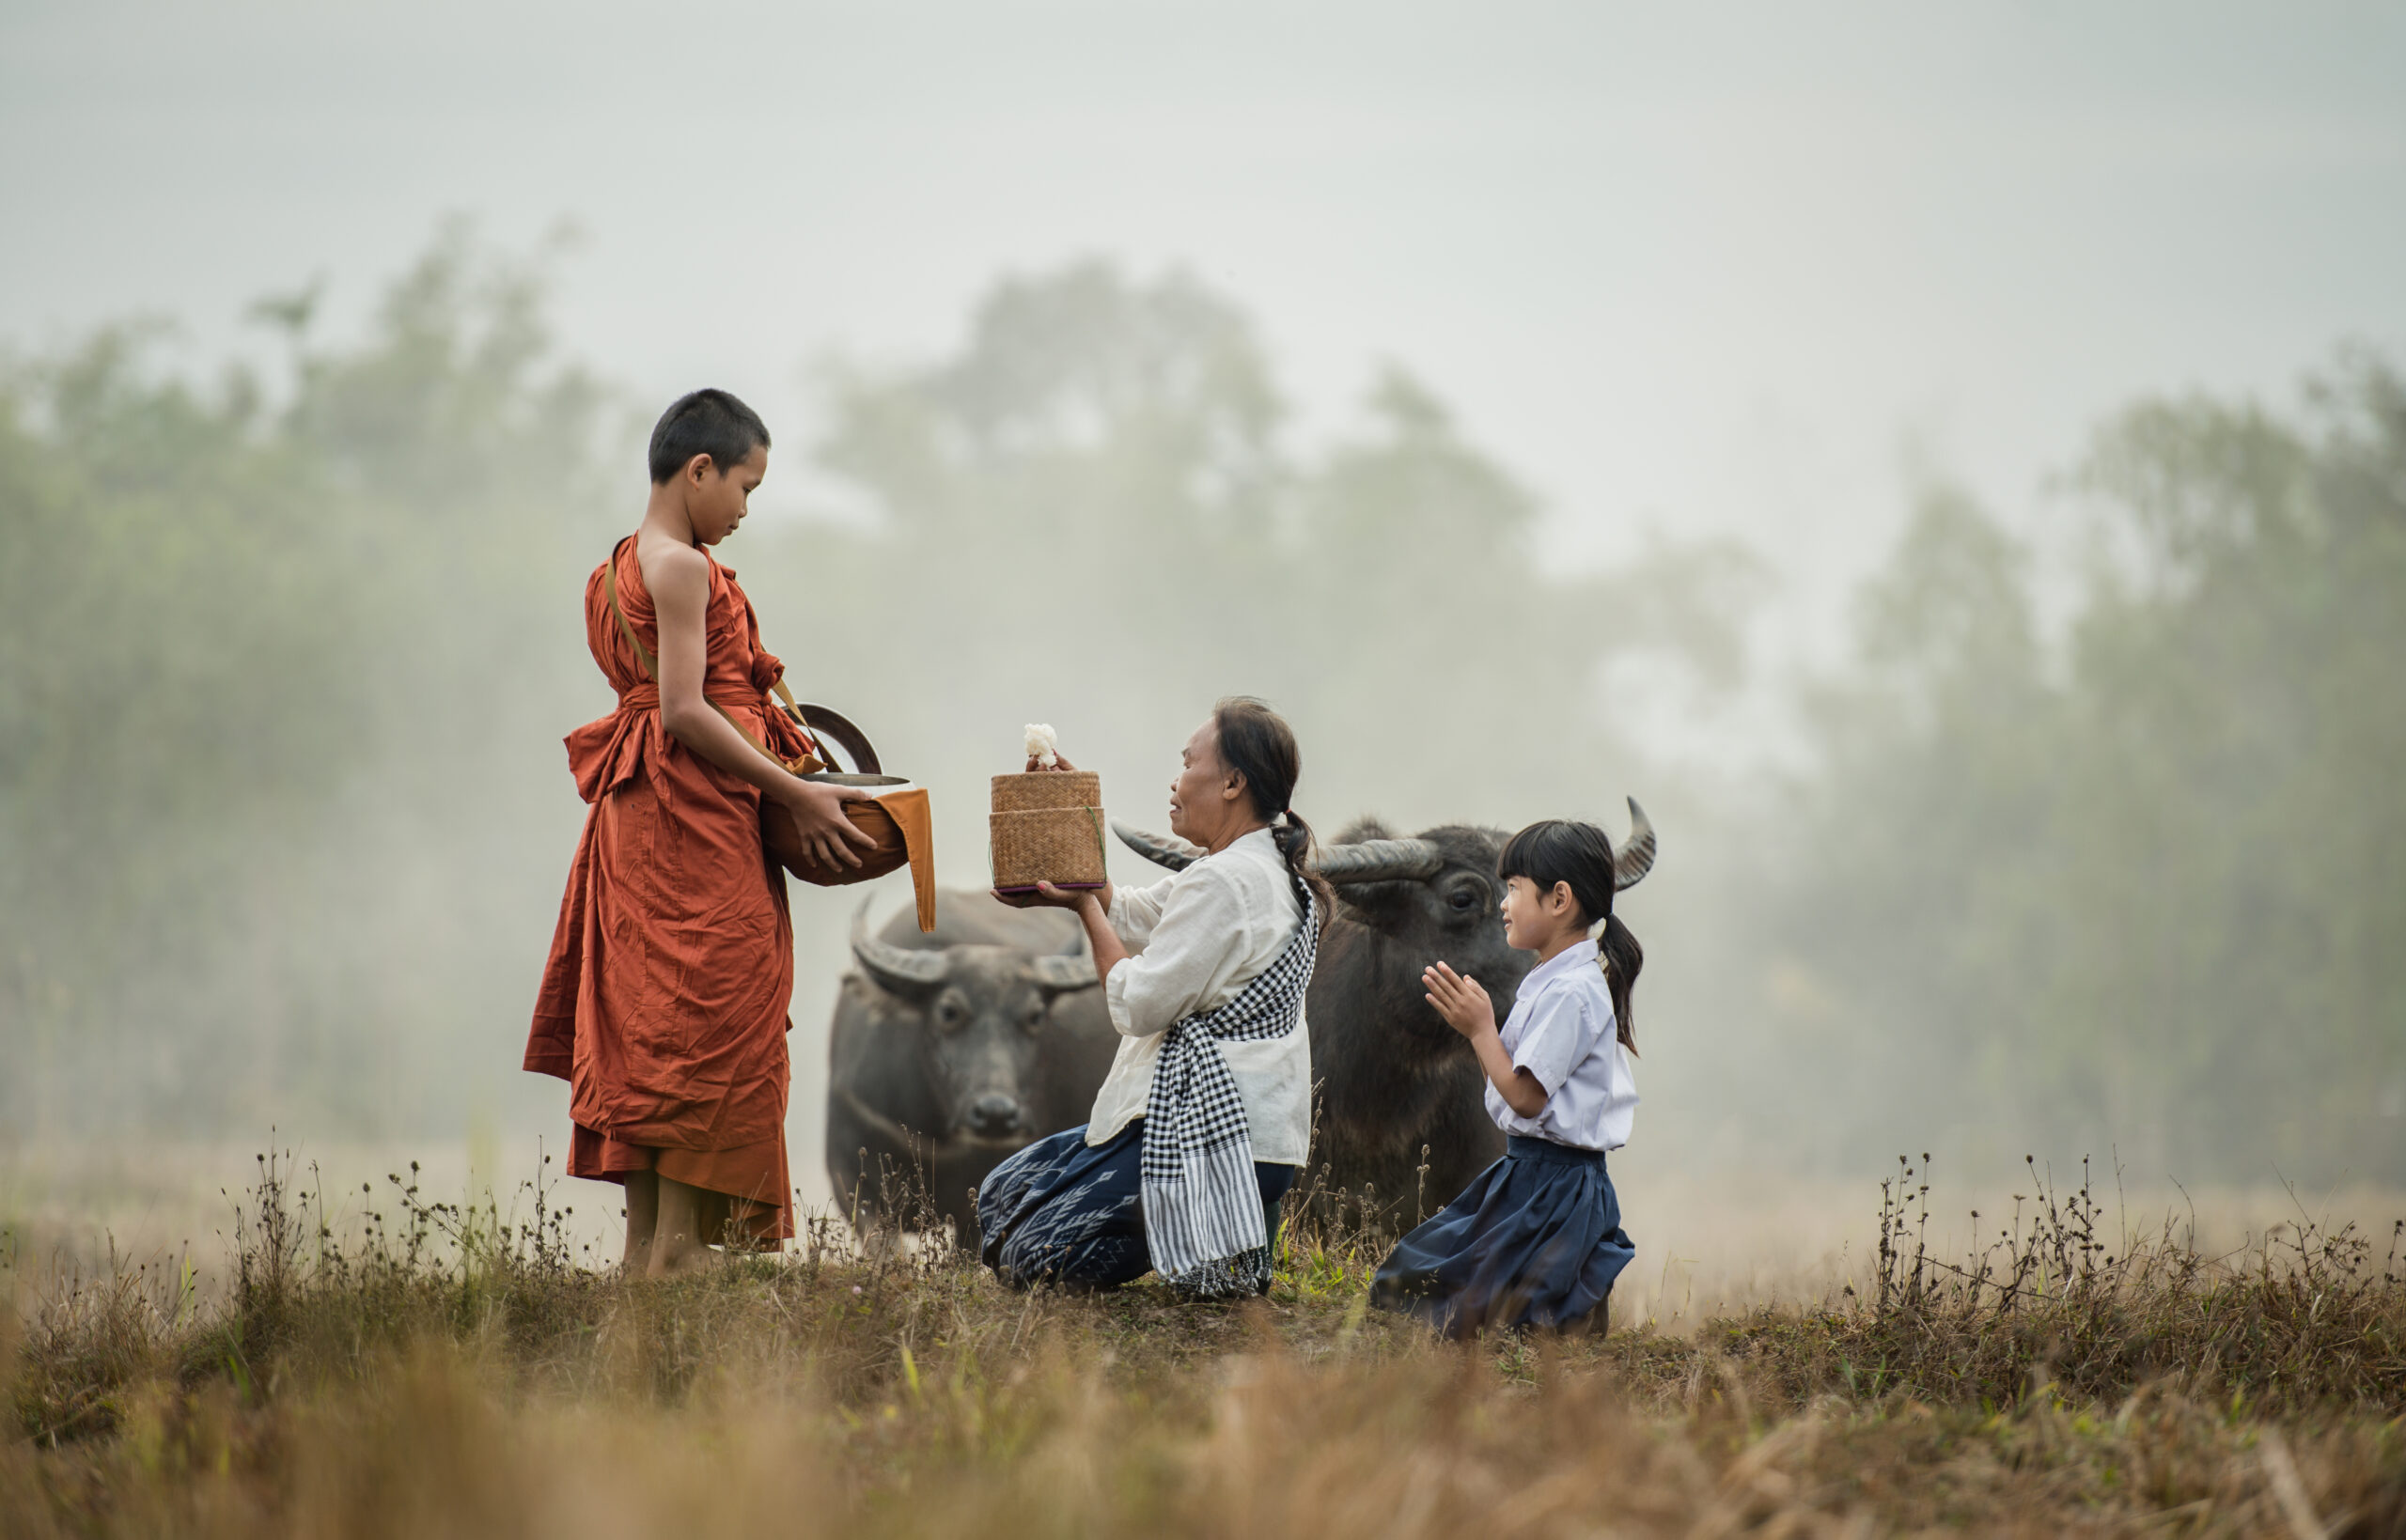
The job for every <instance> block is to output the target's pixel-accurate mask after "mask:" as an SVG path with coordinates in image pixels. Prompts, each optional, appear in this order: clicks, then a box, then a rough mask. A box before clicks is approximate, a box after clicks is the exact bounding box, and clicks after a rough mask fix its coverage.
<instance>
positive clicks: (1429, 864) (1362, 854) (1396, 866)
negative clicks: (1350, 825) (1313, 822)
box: [1313, 839, 1445, 887]
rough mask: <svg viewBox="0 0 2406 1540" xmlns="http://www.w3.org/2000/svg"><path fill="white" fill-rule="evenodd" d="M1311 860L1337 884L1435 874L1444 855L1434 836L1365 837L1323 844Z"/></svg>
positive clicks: (1386, 880) (1404, 878) (1423, 877)
mask: <svg viewBox="0 0 2406 1540" xmlns="http://www.w3.org/2000/svg"><path fill="white" fill-rule="evenodd" d="M1313 864H1314V865H1316V866H1318V867H1319V868H1320V876H1322V877H1324V878H1326V879H1329V881H1331V882H1334V883H1336V884H1337V885H1338V886H1340V887H1341V886H1343V885H1344V884H1346V883H1348V882H1398V881H1414V882H1418V881H1425V880H1427V879H1430V878H1432V877H1434V876H1436V875H1437V873H1438V871H1439V869H1440V868H1442V867H1443V866H1444V865H1445V855H1444V853H1443V852H1442V851H1440V850H1439V849H1438V848H1437V845H1436V842H1435V841H1434V840H1425V839H1366V840H1357V841H1355V842H1354V843H1353V844H1351V845H1323V846H1321V847H1320V857H1319V859H1318V860H1317V861H1315V862H1314V863H1313Z"/></svg>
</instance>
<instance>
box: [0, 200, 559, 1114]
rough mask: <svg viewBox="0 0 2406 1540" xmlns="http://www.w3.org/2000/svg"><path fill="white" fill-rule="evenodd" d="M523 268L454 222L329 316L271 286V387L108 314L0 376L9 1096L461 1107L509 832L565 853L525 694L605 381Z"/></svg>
mask: <svg viewBox="0 0 2406 1540" xmlns="http://www.w3.org/2000/svg"><path fill="white" fill-rule="evenodd" d="M538 299H539V272H536V271H535V270H531V269H519V268H514V267H512V266H511V265H509V264H508V263H503V262H498V261H495V260H494V259H492V258H491V257H486V256H483V255H480V254H479V253H478V252H477V250H476V248H475V247H474V246H473V245H472V243H471V242H470V241H468V240H467V238H466V237H465V236H464V234H461V233H459V232H454V233H452V234H450V235H448V236H446V237H445V239H444V240H443V241H440V242H438V243H437V244H436V245H435V247H434V248H433V249H431V250H430V252H429V253H428V254H427V255H426V256H425V257H423V258H422V259H421V260H420V261H419V262H418V263H417V264H416V265H415V266H414V268H413V269H412V270H411V271H410V272H408V273H406V274H405V275H404V276H403V277H402V278H401V279H400V280H399V281H398V283H397V284H396V285H395V286H394V288H393V290H392V292H391V293H390V295H389V296H388V297H387V300H386V303H385V304H384V306H383V310H382V312H381V314H380V317H379V319H378V322H377V324H376V327H375V328H374V330H373V331H372V332H371V334H370V335H369V336H368V337H367V340H366V341H364V342H363V343H361V344H359V345H356V346H354V347H351V348H347V349H319V348H315V347H313V346H311V345H310V344H309V342H308V339H307V336H306V334H305V323H306V317H307V306H306V305H305V304H302V305H298V306H292V307H287V308H286V310H285V311H284V312H283V319H284V322H285V324H287V325H288V326H289V328H291V338H292V343H293V369H292V374H293V379H292V381H291V386H290V391H289V399H288V400H287V401H286V402H285V404H284V405H283V406H282V408H281V409H280V410H276V411H269V410H266V409H264V408H263V407H262V405H261V402H262V397H263V395H264V391H263V389H262V387H261V385H260V384H259V382H258V381H256V380H255V379H253V378H252V377H250V376H249V375H247V374H244V373H241V372H236V373H234V374H232V375H230V376H229V377H228V378H227V380H226V381H225V382H224V383H223V385H222V386H220V387H219V388H218V389H216V390H214V391H204V390H201V389H199V388H196V387H195V386H194V385H192V384H191V383H189V382H188V381H183V380H180V379H178V378H175V377H173V376H172V375H167V374H164V373H163V372H162V371H161V370H160V369H158V368H157V367H155V366H154V365H153V363H152V358H153V354H152V351H151V350H150V348H149V346H148V344H149V343H150V342H151V341H152V340H153V338H152V337H151V336H150V335H149V334H146V333H145V332H143V331H140V330H136V329H129V328H117V329H112V330H109V331H105V332H102V334H99V335H97V336H96V337H94V338H93V339H92V340H90V341H89V342H87V343H86V344H85V345H84V346H82V347H81V348H79V349H77V350H73V351H71V352H70V353H68V354H66V355H64V356H62V357H59V358H56V359H54V360H50V361H47V362H43V363H40V364H38V365H36V366H32V367H30V368H27V369H23V370H22V371H20V372H19V373H18V374H17V375H16V376H15V377H14V378H13V379H11V380H10V381H8V390H7V391H6V393H5V395H0V541H5V548H0V916H5V917H6V923H5V926H0V932H5V934H6V935H7V937H8V941H7V943H6V947H5V951H0V1029H5V1031H0V1040H5V1041H6V1042H7V1043H8V1044H9V1045H10V1047H9V1052H10V1057H11V1060H12V1066H11V1069H12V1072H11V1073H10V1074H9V1075H8V1076H7V1077H0V1119H5V1120H6V1121H7V1122H8V1124H9V1125H10V1126H11V1127H12V1128H15V1129H17V1130H19V1131H21V1132H23V1133H24V1134H28V1135H35V1136H39V1135H40V1134H42V1133H45V1132H49V1131H53V1130H65V1129H69V1128H90V1127H93V1126H95V1125H99V1126H103V1127H105V1126H120V1127H121V1126H124V1125H126V1124H129V1123H140V1124H142V1125H145V1126H147V1127H148V1128H151V1129H153V1130H169V1131H186V1132H191V1131H201V1130H207V1129H212V1128H222V1127H224V1126H226V1125H227V1122H228V1121H231V1120H242V1119H244V1118H257V1119H262V1120H263V1119H266V1118H271V1117H273V1116H274V1115H276V1110H277V1108H278V1106H279V1105H280V1104H287V1103H289V1102H290V1101H291V1100H293V1099H294V1098H296V1097H297V1098H300V1099H303V1100H305V1101H306V1102H307V1103H308V1104H309V1107H310V1109H311V1111H312V1112H322V1113H324V1114H327V1115H329V1116H331V1117H336V1118H340V1119H342V1120H343V1121H344V1122H345V1123H346V1124H348V1126H349V1127H351V1128H352V1129H354V1130H360V1129H365V1128H377V1127H380V1126H381V1127H383V1128H392V1127H396V1126H403V1125H408V1126H418V1125H421V1124H422V1123H423V1121H424V1120H425V1119H426V1118H427V1117H428V1115H429V1114H430V1112H431V1113H432V1115H433V1116H435V1117H436V1118H438V1119H441V1120H444V1121H448V1120H449V1119H450V1118H456V1117H457V1116H459V1115H461V1112H460V1111H459V1110H458V1109H456V1107H455V1108H454V1109H452V1110H450V1111H447V1112H445V1111H444V1110H442V1109H440V1108H435V1107H430V1103H431V1102H433V1101H434V1099H435V1097H434V1095H433V1094H434V1093H436V1092H438V1091H439V1090H441V1089H442V1088H443V1087H444V1085H445V1081H452V1083H451V1085H450V1088H449V1089H450V1092H451V1095H452V1097H455V1098H456V1097H458V1095H459V1092H460V1089H461V1088H460V1086H459V1084H458V1083H457V1081H455V1080H453V1079H452V1076H451V1075H450V1073H449V1072H448V1069H447V1066H445V1064H444V1060H445V1057H446V1052H445V1050H448V1049H453V1048H455V1047H456V1045H459V1044H460V1043H461V1042H462V1040H463V1039H465V1040H473V1039H475V1038H479V1037H483V1036H485V1035H486V1034H487V1033H486V1029H487V1028H488V1027H489V1025H490V1019H491V1014H492V1007H493V1005H494V1004H495V1003H496V1002H495V999H494V996H495V995H496V994H501V993H502V990H503V989H506V990H507V994H503V998H504V999H507V998H508V996H511V995H517V994H520V993H522V992H523V979H524V977H525V976H526V973H527V968H528V964H527V963H526V961H525V959H524V957H523V953H524V951H525V950H526V949H529V948H533V949H536V950H537V955H538V956H539V947H540V945H541V938H542V936H543V935H544V934H546V933H547V932H548V929H549V916H550V911H551V910H552V908H553V907H554V906H555V904H556V902H557V888H556V884H557V880H558V878H557V874H556V873H553V874H550V875H549V877H548V878H547V879H545V880H544V881H542V882H540V883H536V884H529V883H527V882H525V881H523V879H518V878H517V876H516V873H517V869H518V867H519V866H520V865H522V864H531V863H521V862H517V861H514V860H513V859H512V858H513V856H515V855H516V854H517V853H518V851H520V850H523V848H525V847H526V846H527V845H529V844H535V845H538V846H539V847H540V848H544V849H545V851H546V854H547V856H548V855H550V853H551V851H552V850H553V849H554V848H557V849H558V850H561V851H563V852H564V849H565V846H564V843H562V842H560V841H559V840H558V838H557V835H558V832H559V830H560V828H561V825H562V823H563V821H564V820H563V818H562V817H558V816H557V815H558V814H559V813H560V812H562V811H564V810H561V809H559V808H558V807H557V803H558V801H559V799H558V798H557V796H556V795H555V793H556V791H557V789H558V774H557V770H556V758H555V754H556V749H555V748H553V747H552V745H553V742H554V741H555V736H556V735H555V733H554V732H550V731H547V730H545V729H546V728H547V727H548V725H549V724H550V723H558V724H559V725H562V726H565V725H568V724H570V723H571V722H572V720H573V717H572V715H571V714H570V713H568V712H563V711H562V710H561V709H560V706H559V702H560V701H561V699H562V697H563V696H564V695H565V694H566V692H567V690H568V688H569V683H568V681H569V679H570V677H571V671H572V670H573V669H574V668H575V667H576V666H577V665H579V664H580V663H581V662H582V659H581V657H580V653H581V647H580V646H578V643H580V642H581V640H582V638H581V637H580V636H579V635H578V634H577V633H576V632H575V630H573V629H572V628H571V627H570V626H564V625H563V624H561V621H560V617H561V615H562V614H568V615H571V616H572V615H573V614H575V607H574V599H573V595H574V593H575V583H576V582H577V579H578V578H579V577H581V575H582V570H583V568H582V566H581V565H580V564H581V563H582V561H583V558H584V555H585V552H586V550H588V549H589V548H590V545H591V542H592V541H593V540H594V539H595V538H597V537H598V536H599V532H598V531H596V530H595V529H594V527H593V525H592V524H591V522H590V521H591V518H592V511H591V510H592V507H593V506H594V505H595V503H596V502H597V501H598V500H597V499H596V498H595V496H594V491H595V487H596V474H595V453H594V451H595V445H596V442H597V437H598V434H599V431H600V427H601V421H602V417H601V411H602V407H603V404H604V403H603V398H602V397H601V394H600V392H599V391H598V390H597V389H596V387H594V386H593V385H592V384H591V382H590V381H587V380H586V378H585V377H583V376H582V375H580V374H578V373H577V372H576V371H574V370H572V369H563V368H561V367H559V366H557V365H555V364H553V363H550V362H549V361H548V360H547V357H546V352H545V344H544V334H543V330H542V325H541V319H540V314H539V306H538ZM604 527H606V526H604ZM502 660H506V661H507V666H496V661H502ZM585 666H587V667H589V665H585ZM546 749H549V750H551V753H550V754H546V753H545V752H544V751H545V750H546ZM547 760H548V761H549V763H545V761H547ZM570 805H571V807H572V805H573V803H572V799H571V801H570ZM569 827H570V828H572V827H573V825H572V823H570V824H569ZM547 836H548V837H547ZM553 859H556V857H553ZM545 890H549V891H545ZM496 941H500V942H501V943H502V944H501V945H496V944H495V942H496ZM513 941H514V943H515V946H514V948H509V946H508V943H510V942H513ZM513 950H514V952H515V954H516V955H512V951H513ZM503 970H507V972H503ZM503 980H506V981H507V982H506V983H505V984H503V985H502V988H495V985H496V983H497V981H503ZM518 1009H523V1006H520V1005H515V1004H514V1003H513V1008H512V1010H511V1013H510V1014H512V1015H515V1014H516V1012H517V1010H518ZM483 1099H485V1100H487V1101H488V1102H489V1101H490V1099H491V1098H490V1096H486V1097H484V1098H483Z"/></svg>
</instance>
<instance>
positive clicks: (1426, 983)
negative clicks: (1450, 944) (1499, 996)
mask: <svg viewBox="0 0 2406 1540" xmlns="http://www.w3.org/2000/svg"><path fill="white" fill-rule="evenodd" d="M1420 984H1421V988H1425V989H1427V990H1428V991H1429V993H1428V995H1427V996H1426V997H1425V998H1426V999H1427V1000H1428V1002H1429V1003H1430V1005H1431V1006H1432V1007H1434V1008H1435V1010H1436V1012H1437V1014H1438V1015H1439V1016H1442V1017H1444V1018H1445V1025H1447V1026H1449V1027H1451V1028H1453V1029H1454V1030H1455V1031H1456V1032H1459V1033H1461V1034H1462V1035H1463V1036H1464V1037H1467V1038H1469V1039H1470V1040H1471V1041H1472V1042H1476V1041H1478V1039H1479V1038H1480V1037H1481V1036H1484V1035H1488V1034H1492V1033H1493V1032H1494V1031H1495V1003H1494V1002H1493V1001H1492V1000H1490V999H1488V998H1487V991H1486V989H1484V988H1481V987H1480V986H1479V982H1478V980H1476V979H1475V978H1464V977H1462V975H1461V974H1460V973H1457V972H1454V970H1453V968H1452V966H1451V965H1450V964H1448V963H1443V962H1440V963H1435V964H1432V965H1430V967H1427V968H1423V969H1422V970H1421V971H1420Z"/></svg>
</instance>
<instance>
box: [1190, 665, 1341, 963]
mask: <svg viewBox="0 0 2406 1540" xmlns="http://www.w3.org/2000/svg"><path fill="white" fill-rule="evenodd" d="M1211 722H1212V725H1213V726H1214V727H1215V728H1216V729H1217V730H1218V732H1219V735H1220V763H1222V764H1224V765H1226V767H1227V768H1228V769H1230V770H1234V771H1236V772H1237V773H1238V774H1239V775H1242V776H1243V777H1244V785H1245V794H1246V795H1247V796H1248V797H1250V798H1251V799H1252V800H1253V809H1254V812H1255V813H1256V814H1257V815H1258V817H1261V818H1262V819H1263V820H1264V821H1265V822H1267V823H1268V824H1269V825H1270V841H1271V843H1272V844H1273V845H1275V846H1276V847H1277V848H1278V853H1279V855H1281V856H1283V857H1285V858H1286V862H1287V870H1289V872H1292V873H1293V874H1294V875H1295V878H1296V879H1297V880H1298V881H1300V882H1302V883H1304V884H1305V886H1306V887H1308V888H1310V889H1311V891H1312V896H1313V897H1314V898H1316V899H1318V900H1319V901H1320V924H1321V925H1322V926H1326V925H1327V924H1328V921H1329V917H1330V916H1331V915H1332V914H1334V913H1335V912H1336V890H1335V889H1334V888H1331V887H1330V886H1329V885H1328V883H1327V881H1326V879H1323V878H1321V876H1320V873H1318V872H1316V871H1314V870H1312V866H1311V854H1312V826H1311V825H1310V824H1307V823H1305V821H1304V820H1303V817H1302V816H1301V815H1299V814H1297V813H1296V812H1295V810H1294V809H1293V808H1291V807H1289V806H1288V805H1287V803H1288V801H1289V799H1290V798H1292V797H1293V796H1294V794H1295V782H1296V779H1297V778H1298V777H1299V776H1301V775H1302V774H1303V769H1304V754H1303V750H1302V749H1300V748H1299V747H1297V746H1296V743H1295V733H1294V729H1293V728H1291V727H1289V726H1288V725H1287V720H1286V718H1284V717H1282V716H1280V715H1279V714H1278V713H1277V712H1275V711H1273V710H1272V709H1271V708H1269V707H1268V706H1267V705H1266V704H1264V703H1263V702H1261V701H1258V700H1256V699H1254V698H1253V697H1252V696H1250V695H1230V696H1229V697H1228V698H1227V699H1226V700H1224V701H1222V702H1220V704H1219V705H1217V706H1215V707H1213V708H1211Z"/></svg>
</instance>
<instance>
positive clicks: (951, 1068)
mask: <svg viewBox="0 0 2406 1540" xmlns="http://www.w3.org/2000/svg"><path fill="white" fill-rule="evenodd" d="M852 960H853V961H854V962H855V963H857V964H858V965H859V968H860V972H861V974H862V976H863V977H864V978H866V979H867V980H868V981H869V982H870V983H872V984H874V985H875V986H876V987H877V988H880V989H882V990H883V991H884V992H885V993H886V994H887V995H889V996H891V997H893V999H894V1000H895V1001H896V1002H898V1003H899V1004H900V1005H901V1006H902V1007H903V1008H902V1009H901V1010H900V1011H898V1012H894V1013H893V1018H894V1019H889V1022H888V1030H889V1031H891V1030H893V1029H895V1028H899V1029H901V1031H902V1033H904V1034H907V1035H908V1036H909V1038H910V1040H911V1047H912V1050H913V1053H914V1057H915V1058H916V1060H917V1067H918V1069H919V1071H920V1073H921V1074H922V1075H923V1076H924V1077H925V1081H924V1084H925V1088H926V1091H927V1094H928V1096H929V1097H930V1100H931V1101H932V1104H933V1112H934V1113H935V1116H936V1118H937V1119H938V1120H940V1123H941V1126H940V1127H936V1128H917V1129H914V1132H915V1133H917V1134H918V1135H920V1136H921V1137H922V1138H932V1139H935V1140H937V1141H940V1142H947V1141H949V1142H992V1143H997V1144H1002V1145H1007V1146H1010V1147H1016V1146H1018V1145H1020V1144H1023V1143H1026V1142H1027V1141H1028V1139H1029V1138H1030V1137H1032V1136H1034V1135H1036V1134H1039V1133H1043V1132H1049V1131H1050V1130H1049V1129H1044V1128H1039V1127H1037V1124H1038V1122H1039V1118H1038V1116H1037V1113H1036V1105H1035V1104H1036V1102H1037V1101H1038V1099H1039V1094H1038V1081H1039V1077H1040V1069H1041V1066H1040V1060H1041V1058H1042V1052H1043V1046H1044V1045H1043V1039H1044V1033H1045V1027H1046V1025H1047V1023H1048V1022H1049V1021H1050V1019H1051V1017H1052V1011H1053V1003H1054V1001H1055V999H1057V998H1058V997H1059V996H1061V995H1064V994H1069V993H1071V992H1073V991H1075V990H1080V989H1091V988H1094V987H1095V985H1096V982H1097V980H1096V977H1095V971H1094V964H1093V962H1092V961H1091V960H1089V959H1088V958H1087V957H1086V954H1085V951H1084V945H1083V938H1079V939H1073V940H1072V941H1071V943H1070V950H1069V951H1065V952H1060V953H1055V954H1052V955H1050V956H1032V955H1030V954H1029V953H1027V952H1025V951H1023V950H1022V949H1020V948H1018V947H1013V946H995V945H979V944H967V945H956V946H945V947H941V948H935V949H926V950H922V949H916V948H907V947H901V946H897V945H895V944H893V943H892V942H890V941H881V940H879V939H878V938H876V937H875V936H872V935H870V934H869V929H868V911H867V906H863V908H862V910H861V912H860V913H859V914H858V915H856V916H854V917H853V920H852ZM911 1018H915V1020H913V1019H911Z"/></svg>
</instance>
